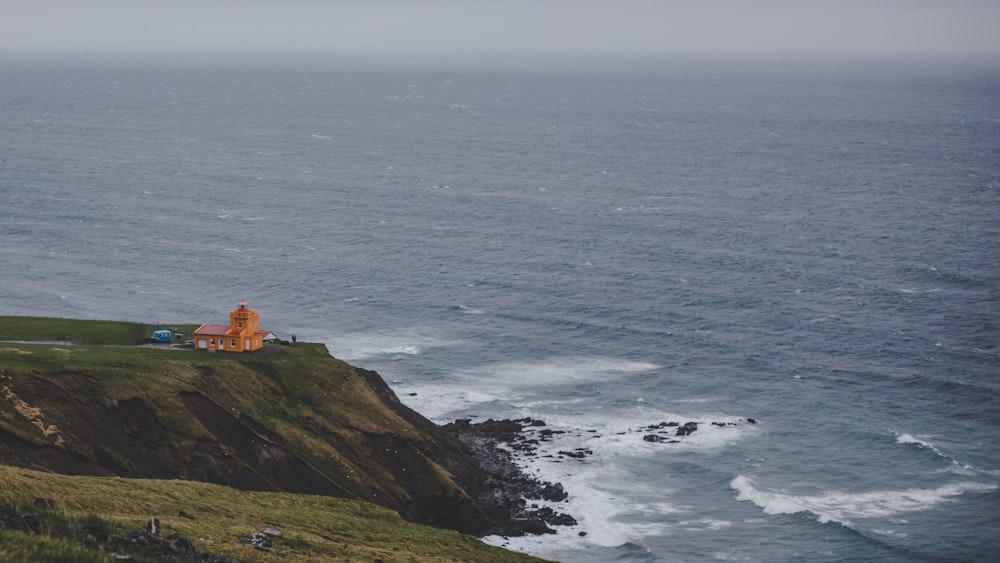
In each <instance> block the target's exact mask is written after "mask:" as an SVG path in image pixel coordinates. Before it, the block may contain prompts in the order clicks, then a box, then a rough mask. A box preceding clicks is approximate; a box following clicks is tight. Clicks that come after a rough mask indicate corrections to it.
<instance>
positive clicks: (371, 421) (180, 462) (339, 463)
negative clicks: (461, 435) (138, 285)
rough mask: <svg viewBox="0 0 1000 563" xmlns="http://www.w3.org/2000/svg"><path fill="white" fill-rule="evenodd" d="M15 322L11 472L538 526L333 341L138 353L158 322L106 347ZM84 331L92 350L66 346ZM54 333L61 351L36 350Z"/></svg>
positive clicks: (0, 394)
mask: <svg viewBox="0 0 1000 563" xmlns="http://www.w3.org/2000/svg"><path fill="white" fill-rule="evenodd" d="M0 320H4V321H6V322H5V323H4V326H5V328H4V329H0V339H2V340H5V342H0V463H3V464H7V465H12V466H18V467H24V468H31V469H41V470H46V471H51V472H55V473H60V474H66V475H90V476H117V477H126V478H147V479H183V480H190V481H201V482H206V483H214V484H218V485H225V486H227V487H232V488H236V489H243V490H252V491H280V492H288V493H303V494H314V495H325V496H330V497H340V498H348V499H357V500H363V501H367V502H371V503H374V504H377V505H380V506H383V507H386V508H390V509H392V510H394V511H396V512H397V513H398V514H399V515H400V516H402V517H403V518H404V519H406V520H409V521H411V522H415V523H420V524H427V525H430V526H434V527H438V528H448V529H452V530H457V531H460V532H464V533H468V534H474V535H486V534H491V533H500V534H516V533H523V531H524V530H525V528H524V527H523V526H521V525H519V524H518V523H517V521H515V519H514V518H513V516H514V512H516V511H517V509H518V507H519V506H523V501H521V500H520V499H519V498H517V497H518V490H519V489H518V487H523V486H524V485H525V483H523V482H522V483H519V484H514V485H511V483H504V482H502V481H503V479H501V480H500V481H501V482H498V480H497V478H496V476H497V471H496V469H495V468H488V467H485V466H484V464H483V463H482V457H483V456H482V452H478V453H477V452H476V451H475V449H473V448H470V447H469V446H468V445H466V444H465V443H463V442H462V441H460V440H459V439H458V437H457V436H456V434H455V433H454V432H452V431H448V430H446V429H445V428H442V427H439V426H437V425H435V424H433V423H431V422H430V421H428V420H427V419H425V418H424V417H422V416H420V415H419V414H418V413H416V412H414V411H413V410H411V409H409V408H407V407H406V406H405V405H403V404H402V403H400V401H399V400H398V398H397V397H396V396H395V394H394V393H393V392H392V390H391V389H390V388H389V387H388V386H387V385H386V384H385V382H384V381H383V380H382V379H381V377H379V375H378V374H376V373H374V372H371V371H366V370H363V369H359V368H356V367H354V366H351V365H349V364H347V363H345V362H343V361H340V360H337V359H335V358H333V357H331V356H330V354H329V352H328V351H327V349H326V348H325V347H324V346H323V345H320V344H310V343H301V342H300V343H299V344H298V345H297V346H294V347H291V346H283V345H268V346H267V347H266V348H265V349H263V350H261V351H257V352H253V353H237V354H226V353H208V352H202V351H194V350H192V349H190V348H183V347H178V346H173V347H171V346H167V345H164V346H141V345H137V343H136V342H135V340H134V337H133V336H132V335H134V334H148V332H146V331H147V330H148V328H149V327H145V326H142V325H138V328H136V326H133V325H131V324H129V323H125V325H128V330H127V331H126V330H125V326H122V327H112V328H113V329H114V330H111V331H110V333H113V334H110V333H109V334H110V335H106V336H103V337H96V336H94V333H97V332H101V331H102V330H105V328H106V326H107V324H106V323H105V324H103V325H101V324H97V323H92V324H89V325H88V323H90V322H88V321H65V320H58V323H60V325H59V326H60V327H64V328H60V329H59V330H61V331H62V332H63V333H66V334H62V333H59V334H56V333H55V332H53V331H52V330H48V331H46V330H42V329H39V326H42V325H45V323H46V322H47V323H49V325H48V326H52V324H53V323H54V322H55V321H56V320H51V319H49V320H45V319H42V320H39V319H33V320H32V319H24V318H12V317H7V318H3V319H0ZM19 326H20V327H21V329H20V330H18V327H19ZM88 326H90V329H88ZM101 327H105V328H101ZM119 329H121V330H122V331H125V332H122V334H119V333H118V332H117V331H118V330H119ZM56 332H58V331H56ZM126 332H127V334H128V336H124V334H125V333H126ZM80 334H87V335H89V336H88V338H87V339H86V340H87V341H89V342H91V343H90V344H87V345H75V344H67V343H65V342H64V341H80V340H85V339H84V338H81V337H80ZM39 337H45V338H48V339H54V340H58V341H60V342H59V343H55V342H52V343H43V342H28V341H27V340H36V339H38V338H39ZM95 341H96V343H95ZM123 341H124V342H123ZM505 470H506V471H509V470H510V468H509V467H508V468H505ZM507 481H510V480H509V479H508V480H507ZM517 520H518V521H522V520H523V519H522V518H519V519H517ZM541 528H542V529H543V531H544V528H545V527H544V526H541Z"/></svg>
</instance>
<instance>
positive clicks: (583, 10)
mask: <svg viewBox="0 0 1000 563" xmlns="http://www.w3.org/2000/svg"><path fill="white" fill-rule="evenodd" d="M998 27H1000V0H828V1H817V0H745V1H739V0H686V1H678V0H534V1H529V0H408V1H407V0H367V1H365V0H242V1H237V0H172V1H166V0H0V52H8V53H10V52H22V51H27V52H31V51H76V52H82V51H106V50H116V51H117V50H121V51H127V52H144V51H167V52H191V51H218V52H232V51H236V52H248V53H251V52H270V53H282V52H303V51H308V52H343V53H358V52H389V53H393V52H410V53H440V52H445V53H454V54H463V55H469V54H472V55H475V54H479V53H483V54H521V55H523V54H531V53H543V54H545V53H551V54H565V53H582V54H590V53H594V54H597V53H604V54H617V53H666V54H692V53H707V54H729V53H745V54H772V53H782V54H806V55H808V54H851V53H878V54H916V55H925V54H933V55H962V54H980V55H983V54H985V55H990V56H995V57H998V58H1000V39H998V38H1000V32H998V30H997V28H998Z"/></svg>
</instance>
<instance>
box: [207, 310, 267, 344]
mask: <svg viewBox="0 0 1000 563" xmlns="http://www.w3.org/2000/svg"><path fill="white" fill-rule="evenodd" d="M266 334H267V332H266V331H263V330H261V329H260V316H259V315H258V314H257V311H254V310H253V309H250V308H247V302H246V300H245V299H244V300H242V301H240V302H239V304H238V305H237V306H236V308H235V309H233V310H232V311H230V312H229V326H226V325H210V324H203V325H201V326H200V327H198V329H197V330H195V331H194V346H195V348H196V349H198V350H223V351H226V352H252V351H254V350H260V349H261V348H263V347H264V336H265V335H266Z"/></svg>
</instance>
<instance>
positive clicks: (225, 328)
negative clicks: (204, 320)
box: [194, 325, 229, 336]
mask: <svg viewBox="0 0 1000 563" xmlns="http://www.w3.org/2000/svg"><path fill="white" fill-rule="evenodd" d="M227 332H229V325H201V326H200V327H198V329H197V330H195V331H194V333H195V334H198V335H205V336H225V335H226V333H227Z"/></svg>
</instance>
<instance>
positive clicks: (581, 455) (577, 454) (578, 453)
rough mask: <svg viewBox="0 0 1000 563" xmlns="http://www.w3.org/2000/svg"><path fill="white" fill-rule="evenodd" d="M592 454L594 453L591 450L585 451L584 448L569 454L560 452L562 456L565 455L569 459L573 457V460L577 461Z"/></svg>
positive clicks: (563, 451)
mask: <svg viewBox="0 0 1000 563" xmlns="http://www.w3.org/2000/svg"><path fill="white" fill-rule="evenodd" d="M592 453H594V452H592V451H590V450H585V449H583V448H578V449H576V450H573V451H571V452H568V451H565V450H560V451H559V454H560V455H564V456H567V457H573V458H576V459H583V458H585V457H587V456H588V455H591V454H592Z"/></svg>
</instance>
